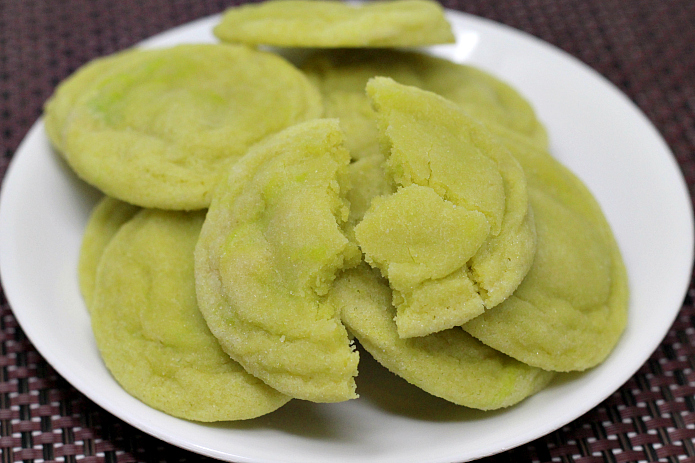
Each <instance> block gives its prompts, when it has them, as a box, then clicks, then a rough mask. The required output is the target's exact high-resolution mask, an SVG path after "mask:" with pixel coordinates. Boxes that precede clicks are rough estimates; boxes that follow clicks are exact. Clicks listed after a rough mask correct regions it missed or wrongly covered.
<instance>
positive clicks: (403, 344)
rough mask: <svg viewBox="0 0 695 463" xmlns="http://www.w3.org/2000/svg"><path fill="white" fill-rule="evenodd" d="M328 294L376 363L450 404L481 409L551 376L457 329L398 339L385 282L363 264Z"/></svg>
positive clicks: (509, 401) (511, 400)
mask: <svg viewBox="0 0 695 463" xmlns="http://www.w3.org/2000/svg"><path fill="white" fill-rule="evenodd" d="M329 295H330V298H331V300H333V301H335V304H336V305H337V306H339V307H340V309H341V314H342V319H343V323H345V325H346V326H347V327H348V329H349V330H350V332H351V333H352V334H353V335H354V336H355V337H356V338H357V339H358V340H359V341H360V345H361V346H362V347H364V348H365V350H367V352H369V353H370V354H371V355H372V356H373V357H374V358H375V359H376V360H377V361H378V362H379V363H380V364H382V365H383V366H384V367H386V368H387V369H388V370H390V371H391V372H393V373H395V374H396V375H398V376H401V377H402V378H403V379H405V380H406V381H408V382H409V383H411V384H414V385H415V386H418V387H419V388H421V389H423V390H424V391H427V392H428V393H430V394H432V395H435V396H437V397H441V398H443V399H445V400H448V401H450V402H453V403H455V404H458V405H463V406H466V407H471V408H477V409H481V410H493V409H498V408H503V407H509V406H511V405H514V404H516V403H518V402H520V401H521V400H523V399H525V398H526V397H528V396H530V395H532V394H534V393H536V392H538V391H539V390H541V389H542V388H543V387H545V386H546V385H547V384H548V382H549V381H550V380H551V379H552V378H553V376H554V374H553V373H552V372H549V371H544V370H541V369H540V368H534V367H531V366H529V365H525V364H523V363H521V362H519V361H517V360H514V359H512V358H510V357H508V356H506V355H504V354H502V353H500V352H498V351H495V350H494V349H492V348H490V347H488V346H486V345H484V344H483V343H481V342H480V341H478V340H476V339H475V338H473V337H472V336H470V335H468V334H467V333H466V332H464V331H463V330H461V329H459V328H453V329H450V330H446V331H442V332H439V333H435V334H431V335H429V336H424V337H417V338H408V339H404V338H401V337H400V336H399V335H398V332H397V329H396V324H395V322H394V320H393V317H394V315H395V310H394V307H393V305H392V304H391V290H390V289H389V286H388V283H387V282H386V281H384V280H382V279H381V278H380V277H379V275H377V274H375V273H374V271H373V270H372V269H370V268H369V267H367V266H366V265H361V266H360V267H358V268H356V269H352V270H348V271H346V272H345V273H343V274H342V275H341V276H340V277H338V279H337V280H336V282H335V284H334V286H333V288H332V290H331V292H330V293H329Z"/></svg>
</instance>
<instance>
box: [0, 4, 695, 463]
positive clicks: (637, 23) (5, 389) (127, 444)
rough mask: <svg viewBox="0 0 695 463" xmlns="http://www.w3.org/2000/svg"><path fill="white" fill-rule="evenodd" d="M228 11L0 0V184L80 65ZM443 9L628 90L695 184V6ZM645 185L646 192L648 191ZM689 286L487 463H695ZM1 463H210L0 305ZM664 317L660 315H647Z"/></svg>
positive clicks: (693, 311)
mask: <svg viewBox="0 0 695 463" xmlns="http://www.w3.org/2000/svg"><path fill="white" fill-rule="evenodd" d="M232 3H233V2H229V1H222V0H217V1H212V0H210V1H207V0H206V1H203V0H201V1H194V0H144V1H135V0H128V1H113V0H45V1H41V0H0V177H1V176H2V175H4V173H5V170H6V169H7V166H8V164H9V162H10V160H11V158H12V155H13V153H14V152H15V150H16V149H17V146H18V145H19V143H20V141H21V140H22V138H23V137H24V135H25V134H26V133H27V131H28V130H29V128H30V126H31V125H32V124H33V122H34V121H35V120H36V119H37V118H38V117H39V116H40V114H41V106H42V104H43V102H44V101H45V99H46V98H47V97H48V96H49V95H50V94H51V92H52V91H53V88H54V86H55V85H56V84H57V83H58V82H59V81H60V80H61V79H63V78H64V77H66V76H67V75H68V74H70V73H71V72H72V71H74V70H75V69H76V68H77V67H78V66H79V65H81V64H83V63H84V62H86V61H88V60H89V59H92V58H94V57H96V56H100V55H104V54H108V53H112V52H114V51H117V50H120V49H123V48H125V47H127V46H129V45H132V44H134V43H136V42H138V41H140V40H142V39H144V38H146V37H149V36H151V35H153V34H156V33H157V32H160V31H163V30H166V29H169V28H171V27H173V26H176V25H179V24H182V23H185V22H188V21H190V20H193V19H196V18H199V17H202V16H205V15H208V14H213V13H217V12H220V11H222V10H223V9H224V8H225V7H226V6H229V5H231V4H232ZM444 4H445V6H447V7H449V8H453V9H458V10H461V11H465V12H468V13H472V14H475V15H479V16H482V17H486V18H490V19H493V20H496V21H499V22H502V23H505V24H508V25H510V26H512V27H515V28H518V29H521V30H524V31H526V32H529V33H531V34H533V35H536V36H538V37H540V38H542V39H544V40H546V41H548V42H550V43H552V44H554V45H556V46H558V47H560V48H562V49H564V50H565V51H567V52H569V53H571V54H572V55H574V56H576V57H577V58H579V59H581V60H582V61H584V62H585V63H587V64H588V65H590V66H591V67H593V68H594V69H596V70H597V71H598V72H600V73H601V74H603V75H604V76H605V77H607V78H608V79H609V80H611V81H612V82H613V83H614V84H615V85H617V86H618V87H619V88H620V89H621V90H622V91H623V92H625V93H626V94H627V95H628V96H629V97H630V98H631V99H632V100H633V101H634V102H635V103H636V104H637V105H638V106H639V107H640V108H641V109H642V110H643V111H644V113H645V114H646V115H647V117H648V118H649V119H650V120H651V121H652V122H653V123H654V124H655V126H656V127H657V129H658V130H659V131H660V132H661V134H662V135H663V137H664V138H665V140H666V141H667V143H668V144H669V146H670V147H671V149H672V150H673V152H674V154H675V157H676V159H677V161H678V163H679V165H680V167H681V169H682V171H683V173H684V175H685V178H686V181H687V183H688V186H689V188H690V191H691V196H692V192H693V188H695V2H693V0H665V1H660V0H528V1H522V0H469V1H464V0H461V1H458V0H451V1H445V2H444ZM645 187H648V186H645ZM693 291H695V290H693V286H692V283H691V289H690V292H689V294H688V296H687V297H686V300H685V301H684V305H683V308H682V310H681V311H680V313H679V316H678V318H677V320H676V322H675V323H674V325H673V326H672V328H671V329H670V331H669V333H668V335H667V336H666V338H665V339H664V341H663V343H662V344H661V345H660V346H659V348H658V349H657V351H656V352H655V353H654V354H653V355H652V356H651V358H650V359H649V361H648V362H646V364H645V365H644V366H643V367H642V368H641V369H640V370H639V372H638V373H637V374H635V376H634V377H632V378H631V379H630V380H629V381H628V382H627V383H626V384H625V385H624V386H623V387H622V388H621V389H620V390H618V391H617V392H615V393H614V394H613V395H611V396H610V397H609V398H608V399H607V400H605V401H604V402H603V403H602V404H600V405H599V406H598V407H596V408H595V409H594V410H592V411H590V412H589V413H587V414H586V415H584V416H582V417H580V418H579V419H577V420H576V421H574V422H572V423H570V424H568V425H567V426H564V427H563V428H562V429H559V430H558V431H556V432H553V433H551V434H549V435H548V436H545V437H543V438H541V439H538V440H536V441H534V442H531V443H529V444H527V445H523V446H521V447H519V448H517V449H514V450H511V451H508V452H506V453H503V454H500V455H497V456H494V457H490V458H488V459H485V461H486V462H488V463H491V462H506V461H520V462H524V461H534V462H549V461H557V462H578V463H579V462H581V463H593V462H604V461H607V462H628V461H670V462H691V463H695V444H694V441H695V369H694V368H695V307H694V306H693V295H695V292H693ZM0 304H1V305H0V328H2V331H1V332H0V349H1V350H0V451H2V462H3V463H6V462H15V461H36V462H41V461H84V462H96V461H99V462H101V461H107V462H117V461H119V462H121V461H122V462H126V461H127V462H130V461H144V462H170V461H177V462H191V461H204V460H205V461H209V459H206V458H203V457H200V456H198V455H195V454H193V453H189V452H186V451H183V450H180V449H178V448H176V447H173V446H171V445H168V444H165V443H163V442H161V441H159V440H157V439H155V438H152V437H150V436H148V435H146V434H144V433H142V432H140V431H139V430H137V429H134V428H132V427H131V426H129V425H127V424H125V423H123V422H122V421H120V420H119V419H117V418H115V417H113V416H112V415H110V414H109V413H107V412H105V411H103V410H102V409H100V408H99V407H97V406H96V405H95V404H93V403H92V402H91V401H90V400H88V399H87V398H85V397H84V396H83V395H82V394H80V393H79V392H77V391H76V390H75V389H74V388H72V387H71V386H70V385H69V384H68V383H67V382H65V380H63V379H62V378H61V377H60V376H59V375H57V374H56V373H55V372H54V371H53V369H52V368H51V367H50V366H49V365H48V364H47V363H46V362H45V360H44V359H43V358H42V357H41V356H40V355H39V354H38V353H37V352H36V350H35V349H34V347H33V346H32V344H31V343H30V342H29V341H28V340H27V339H26V338H25V336H24V334H23V333H22V330H21V328H20V327H19V326H18V325H17V322H16V320H15V318H14V316H13V314H12V311H11V308H10V307H9V306H8V304H7V301H6V299H5V297H4V294H2V296H1V299H0ZM655 310H658V308H655Z"/></svg>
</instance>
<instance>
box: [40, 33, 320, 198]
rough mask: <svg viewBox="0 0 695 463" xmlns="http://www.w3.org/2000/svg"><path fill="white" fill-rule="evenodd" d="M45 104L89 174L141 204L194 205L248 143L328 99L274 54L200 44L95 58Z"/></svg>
mask: <svg viewBox="0 0 695 463" xmlns="http://www.w3.org/2000/svg"><path fill="white" fill-rule="evenodd" d="M45 113H46V126H47V132H48V134H49V136H50V138H51V141H52V142H53V144H54V145H55V147H56V148H57V149H58V151H59V152H60V153H62V155H63V156H64V157H65V159H66V160H67V162H68V164H70V166H71V167H72V168H73V169H74V170H75V172H77V174H78V175H79V176H80V177H82V178H83V179H84V180H85V181H87V182H88V183H90V184H92V185H94V186H96V187H97V188H99V189H101V190H102V191H103V192H105V193H106V194H107V195H109V196H112V197H115V198H118V199H121V200H123V201H126V202H129V203H132V204H136V205H140V206H143V207H155V208H161V209H182V210H194V209H202V208H205V207H207V206H208V205H209V203H210V198H211V196H212V191H213V189H214V187H215V185H216V184H217V183H218V181H219V180H220V179H221V177H223V176H224V175H223V174H224V173H225V172H226V171H227V169H228V167H229V166H230V165H231V164H233V163H234V162H235V161H236V160H237V159H239V158H240V157H241V156H242V155H243V154H244V153H245V152H246V150H247V148H248V147H249V146H250V145H252V144H254V143H256V142H257V141H259V140H261V139H263V138H264V137H266V136H268V135H270V134H272V133H275V132H277V131H279V130H282V129H284V128H285V127H288V126H290V125H293V124H294V123H297V122H300V121H303V120H307V119H312V118H315V117H318V116H320V115H321V113H322V106H321V101H320V95H319V94H318V91H317V90H316V89H315V87H314V86H313V85H312V84H311V83H310V82H309V81H308V80H307V78H306V77H305V76H304V74H302V73H301V72H299V71H298V70H297V69H296V68H295V67H294V66H292V65H291V64H290V63H289V62H287V61H286V60H285V59H283V58H282V57H280V56H278V55H275V54H271V53H265V52H260V51H256V50H252V49H249V48H247V47H244V46H235V45H222V44H195V45H179V46H175V47H171V48H162V49H151V50H141V49H132V50H128V51H124V52H121V53H118V54H116V55H113V56H110V57H107V58H103V59H99V60H95V61H94V62H92V63H89V64H87V65H86V66H84V67H83V68H81V69H79V70H78V71H77V72H76V73H75V74H74V75H73V76H71V77H70V78H68V79H67V80H66V81H65V82H64V83H62V84H61V85H60V86H59V87H58V88H57V90H56V92H55V94H54V95H53V96H52V97H51V98H50V100H49V101H48V102H47V104H46V107H45Z"/></svg>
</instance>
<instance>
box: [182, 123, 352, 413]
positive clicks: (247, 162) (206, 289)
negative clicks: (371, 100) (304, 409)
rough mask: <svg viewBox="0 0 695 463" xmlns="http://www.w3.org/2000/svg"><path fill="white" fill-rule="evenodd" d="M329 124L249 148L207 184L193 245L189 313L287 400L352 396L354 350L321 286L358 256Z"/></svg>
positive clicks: (342, 168) (340, 153)
mask: <svg viewBox="0 0 695 463" xmlns="http://www.w3.org/2000/svg"><path fill="white" fill-rule="evenodd" d="M342 143H343V135H342V133H341V132H340V129H339V127H338V122H337V121H335V120H324V119H320V120H314V121H309V122H304V123H301V124H298V125H296V126H294V127H291V128H289V129H286V130H285V131H283V132H281V133H279V134H277V135H276V136H273V137H271V138H269V139H268V140H266V141H264V142H262V143H260V144H258V145H256V146H255V147H254V148H252V149H251V150H250V151H249V152H248V154H247V155H246V156H244V157H243V158H242V159H241V160H240V161H239V162H238V163H237V164H236V165H235V166H234V167H233V169H232V172H231V174H230V176H229V178H228V180H227V181H226V182H225V183H223V184H222V185H221V187H220V188H219V189H218V191H217V193H216V195H215V197H214V199H213V202H212V205H211V206H210V210H209V212H208V215H207V218H206V220H205V224H204V226H203V231H202V234H201V237H200V240H199V242H198V245H197V247H196V286H197V290H198V300H199V304H200V308H201V311H202V313H203V315H204V316H205V318H206V320H207V323H208V325H209V326H210V328H211V330H212V331H213V333H214V334H215V336H216V337H217V338H218V339H219V341H220V343H221V345H222V347H223V348H224V349H225V350H226V351H227V352H228V353H229V354H230V355H231V356H232V357H233V358H234V359H236V360H237V361H239V362H240V363H241V364H242V365H244V367H245V368H246V369H247V370H248V371H249V372H251V373H252V374H254V375H256V376H257V377H259V378H261V379H262V380H263V381H265V382H266V383H268V384H269V385H271V386H273V387H274V388H276V389H278V390H280V391H282V392H284V393H286V394H288V395H290V396H292V397H296V398H301V399H306V400H310V401H315V402H337V401H342V400H347V399H351V398H355V397H356V393H355V383H354V376H356V375H357V363H358V354H357V352H355V351H354V347H353V346H352V344H351V341H350V339H349V338H348V335H347V332H346V330H345V328H344V327H343V325H342V324H341V322H340V320H339V313H338V312H337V310H336V308H335V307H334V306H333V305H332V304H330V303H328V302H327V301H326V298H325V294H326V292H327V291H328V288H329V287H330V285H331V282H332V280H333V278H334V276H335V273H336V271H338V270H339V269H341V268H344V267H350V266H354V265H356V264H357V263H358V262H359V260H360V258H361V255H360V252H359V250H358V249H357V246H355V245H354V244H353V243H351V242H350V241H349V240H348V239H347V238H346V236H345V235H344V233H343V231H342V227H343V225H344V224H345V222H346V221H347V219H348V204H347V202H346V201H345V197H344V196H345V185H346V183H347V179H348V177H347V176H348V174H347V166H348V163H349V154H348V152H347V151H346V150H345V148H344V147H343V144H342Z"/></svg>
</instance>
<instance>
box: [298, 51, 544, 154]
mask: <svg viewBox="0 0 695 463" xmlns="http://www.w3.org/2000/svg"><path fill="white" fill-rule="evenodd" d="M301 69H302V70H303V71H304V72H305V73H307V75H308V76H309V77H310V78H311V79H312V81H314V82H315V83H316V85H317V87H318V88H319V89H320V90H321V94H322V95H323V99H324V108H325V115H326V117H337V118H339V119H340V122H341V126H342V128H343V130H344V131H345V133H346V138H347V141H346V144H347V146H348V149H349V150H350V152H351V154H352V156H353V157H354V158H361V157H366V156H371V155H374V154H375V153H378V150H379V146H378V133H377V129H376V124H375V115H374V111H373V110H372V109H371V105H370V102H369V100H368V98H367V96H366V95H365V92H364V88H365V85H366V84H367V81H368V80H369V79H370V78H372V77H375V76H385V77H391V78H392V79H394V80H395V81H397V82H398V83H401V84H404V85H412V86H415V87H418V88H421V89H423V90H427V91H431V92H434V93H437V94H439V95H441V96H443V97H444V98H446V99H448V100H450V101H452V102H454V103H456V104H458V105H460V106H461V107H462V108H463V109H464V110H465V111H466V112H468V113H469V114H470V116H471V117H473V118H474V119H477V120H479V121H481V122H484V123H485V124H487V125H488V126H489V127H488V128H489V129H490V130H492V131H493V132H499V133H502V134H507V135H509V134H511V136H517V137H519V138H520V139H522V140H525V141H527V142H529V143H532V144H534V145H536V146H539V147H541V148H545V147H547V143H548V139H547V134H546V131H545V128H544V127H543V125H542V124H541V122H540V121H539V120H538V118H537V116H536V113H535V111H534V109H533V107H532V106H531V105H530V103H529V102H528V101H527V100H526V99H525V98H524V97H523V96H522V95H520V94H519V92H517V91H516V90H515V89H514V88H512V87H511V86H510V85H508V84H507V83H505V82H503V81H501V80H499V79H498V78H496V77H494V76H492V75H490V74H488V73H486V72H484V71H483V70H481V69H478V68H475V67H473V66H469V65H464V64H458V63H454V62H452V61H449V60H446V59H442V58H437V57H434V56H430V55H427V54H424V53H418V52H405V51H397V50H389V49H383V50H379V49H377V50H325V51H319V52H316V53H314V54H313V55H311V56H310V57H309V58H307V59H306V60H305V62H304V63H303V64H302V65H301Z"/></svg>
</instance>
